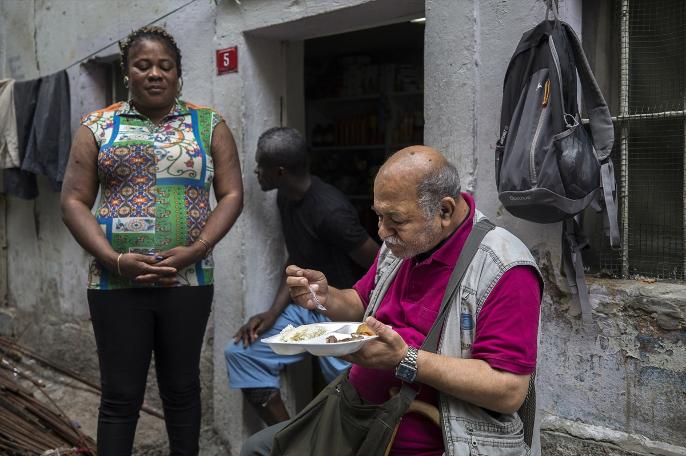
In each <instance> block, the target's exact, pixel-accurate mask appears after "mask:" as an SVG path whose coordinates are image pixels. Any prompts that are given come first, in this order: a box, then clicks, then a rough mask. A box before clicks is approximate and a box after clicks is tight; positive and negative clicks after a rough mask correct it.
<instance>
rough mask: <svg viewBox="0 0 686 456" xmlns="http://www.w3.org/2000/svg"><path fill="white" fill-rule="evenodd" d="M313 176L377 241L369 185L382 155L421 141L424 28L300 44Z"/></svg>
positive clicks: (413, 25) (392, 28) (406, 26)
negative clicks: (337, 194) (345, 202)
mask: <svg viewBox="0 0 686 456" xmlns="http://www.w3.org/2000/svg"><path fill="white" fill-rule="evenodd" d="M304 84H305V131H306V136H307V142H308V146H309V151H310V158H311V168H312V173H313V174H316V175H318V176H319V177H321V178H322V179H323V180H324V181H325V182H328V183H330V184H332V185H333V186H335V187H337V188H338V189H339V190H340V191H341V192H343V193H344V194H345V195H346V196H347V197H348V198H349V199H350V201H351V202H352V204H353V205H354V206H355V208H356V209H357V211H358V214H359V217H360V221H361V222H362V224H363V226H364V227H365V228H366V229H367V231H368V232H369V234H370V235H371V236H372V237H374V238H376V239H377V240H378V235H377V217H376V215H375V214H374V212H373V211H372V210H371V206H372V198H373V193H372V190H373V182H374V177H375V176H376V173H377V171H378V169H379V167H380V166H381V164H382V163H383V162H384V160H385V159H386V157H388V156H389V155H391V154H392V153H393V152H395V151H397V150H399V149H402V148H403V147H406V146H409V145H413V144H421V143H423V136H424V23H423V22H422V21H405V22H401V23H397V24H392V25H386V26H382V27H375V28H370V29H365V30H360V31H355V32H349V33H344V34H339V35H331V36H326V37H322V38H315V39H310V40H305V43H304Z"/></svg>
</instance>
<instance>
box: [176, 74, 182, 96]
mask: <svg viewBox="0 0 686 456" xmlns="http://www.w3.org/2000/svg"><path fill="white" fill-rule="evenodd" d="M182 90H183V78H179V90H178V95H177V96H179V97H180V96H181V91H182Z"/></svg>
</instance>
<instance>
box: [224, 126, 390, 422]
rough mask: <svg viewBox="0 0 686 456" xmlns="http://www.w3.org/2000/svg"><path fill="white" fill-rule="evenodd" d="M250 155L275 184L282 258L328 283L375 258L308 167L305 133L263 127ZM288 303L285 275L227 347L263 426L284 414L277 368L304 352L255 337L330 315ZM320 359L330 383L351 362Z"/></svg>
mask: <svg viewBox="0 0 686 456" xmlns="http://www.w3.org/2000/svg"><path fill="white" fill-rule="evenodd" d="M255 161H256V162H257V168H256V169H255V173H256V174H257V180H258V181H259V184H260V187H261V188H262V190H263V191H270V190H273V189H277V191H278V193H277V205H278V208H279V214H280V215H281V226H282V230H283V235H284V239H285V241H286V248H287V250H288V263H287V264H293V263H296V264H303V265H307V267H308V268H313V269H317V270H321V271H324V272H325V273H326V274H327V276H328V277H329V281H330V283H331V284H335V285H336V286H338V287H344V288H347V287H350V286H352V285H353V284H354V283H355V280H356V279H357V278H359V276H360V275H362V273H363V272H364V269H366V268H368V267H369V266H370V265H371V264H372V262H373V261H374V256H375V255H376V252H377V250H378V247H379V246H378V244H377V243H376V242H374V240H372V239H371V238H370V237H369V234H368V233H367V232H366V231H365V229H364V228H363V227H362V225H360V222H359V219H358V216H357V212H356V211H355V208H354V207H353V206H352V205H351V204H350V202H349V201H348V200H347V199H346V198H345V196H343V194H342V193H341V192H339V191H338V190H336V189H335V188H334V187H332V186H331V185H329V184H327V183H325V182H323V181H322V180H321V179H319V178H318V177H316V176H313V175H311V174H310V173H309V168H308V157H307V148H306V144H305V140H304V138H303V137H302V135H300V133H299V132H298V131H297V130H295V129H293V128H272V129H270V130H267V131H266V132H264V133H263V134H262V136H260V139H259V141H258V143H257V153H256V156H255ZM284 270H285V268H284ZM289 302H290V300H289V297H288V287H287V286H286V276H285V274H284V276H283V280H282V282H281V285H280V287H279V289H278V290H277V292H276V296H275V297H274V301H273V303H272V305H271V307H270V308H269V310H267V311H266V312H262V313H259V314H257V315H253V316H252V317H250V319H249V320H248V322H247V323H246V324H244V325H243V326H241V328H240V329H239V330H238V331H237V332H236V334H234V336H233V338H234V343H229V344H228V345H227V347H226V349H225V350H224V354H225V356H226V361H227V367H228V374H229V386H230V387H231V388H240V389H242V390H243V394H244V395H245V397H246V399H247V401H248V402H250V403H251V404H252V405H253V406H255V407H256V409H257V412H258V414H259V416H260V418H262V420H264V422H265V423H267V424H268V425H271V424H274V423H278V422H279V421H283V420H286V419H288V412H287V411H286V408H285V407H284V404H283V401H282V399H281V394H280V393H279V374H280V372H281V370H282V369H283V368H284V367H285V366H286V365H288V364H292V363H295V362H297V361H299V360H301V359H303V357H304V356H306V354H304V353H301V354H297V355H291V356H282V355H277V354H276V353H274V352H273V351H272V350H271V348H269V347H268V346H267V345H266V344H264V343H262V342H260V341H259V340H258V337H259V338H260V339H261V338H266V337H269V336H271V335H274V334H277V333H279V332H280V331H281V330H282V329H283V328H284V327H286V326H287V325H289V324H291V325H293V326H299V325H304V324H310V323H319V322H326V321H329V320H328V318H327V317H326V316H324V315H322V314H320V313H318V312H315V311H311V310H307V309H304V308H302V307H299V306H296V305H293V304H289ZM241 342H242V343H241ZM319 362H320V366H321V368H322V374H323V375H324V379H325V380H326V381H327V382H330V381H331V380H333V379H334V378H335V377H336V376H337V375H338V374H339V373H340V372H342V371H344V370H345V369H347V368H348V367H349V363H347V362H345V361H343V360H340V359H337V358H320V359H319Z"/></svg>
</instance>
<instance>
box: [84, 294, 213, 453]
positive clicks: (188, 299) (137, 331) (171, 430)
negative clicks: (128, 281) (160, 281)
mask: <svg viewBox="0 0 686 456" xmlns="http://www.w3.org/2000/svg"><path fill="white" fill-rule="evenodd" d="M213 292H214V288H213V286H212V285H209V286H201V287H169V288H131V289H121V290H88V305H89V307H90V313H91V320H92V322H93V331H94V333H95V341H96V344H97V347H98V358H99V361H100V381H101V385H102V399H101V401H100V413H99V415H98V455H99V456H129V455H130V454H131V452H132V447H133V438H134V434H135V432H136V424H137V422H138V414H139V411H140V408H141V405H142V404H143V397H144V395H145V386H146V380H147V376H148V368H149V366H150V358H151V355H152V353H153V352H154V353H155V368H156V371H157V384H158V386H159V390H160V397H161V398H162V404H163V408H164V420H165V424H166V427H167V434H168V436H169V449H170V455H172V456H181V455H183V456H189V455H193V456H194V455H197V454H198V440H199V437H200V367H199V366H200V349H201V347H202V342H203V336H204V334H205V327H206V326H207V320H208V318H209V315H210V309H211V306H212V295H213Z"/></svg>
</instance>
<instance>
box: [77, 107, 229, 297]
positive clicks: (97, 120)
mask: <svg viewBox="0 0 686 456" xmlns="http://www.w3.org/2000/svg"><path fill="white" fill-rule="evenodd" d="M222 121H223V119H222V118H221V116H220V115H219V114H218V113H216V112H215V111H213V110H212V109H210V108H205V107H201V106H196V105H193V104H191V103H186V102H184V101H181V100H177V101H176V104H175V106H174V108H173V109H172V111H171V112H170V113H169V114H167V116H165V118H164V119H163V120H162V121H161V122H160V124H159V125H155V124H153V123H152V122H151V121H150V120H149V119H148V118H146V117H145V116H143V115H141V114H140V113H139V112H138V111H137V110H136V109H135V108H134V107H133V105H131V104H130V103H127V102H121V103H116V104H113V105H112V106H109V107H107V108H105V109H102V110H99V111H95V112H92V113H90V114H88V115H87V116H85V117H84V118H83V119H82V121H81V124H82V125H85V126H86V127H88V128H89V129H90V130H91V132H93V136H94V137H95V140H96V142H97V144H98V150H99V152H98V159H97V168H98V179H99V181H100V200H99V203H98V204H97V206H96V207H97V208H96V211H95V216H96V219H97V221H98V223H99V224H100V227H101V228H102V230H103V232H104V233H105V235H106V236H107V239H108V241H109V242H110V244H111V245H112V248H113V249H114V250H115V251H117V252H124V253H127V252H133V253H144V254H151V255H152V254H154V253H155V252H161V251H164V250H169V249H171V248H173V247H176V246H180V245H190V244H192V243H193V242H194V241H195V239H197V237H198V236H199V235H200V232H201V231H202V229H203V227H204V226H205V223H206V221H207V217H208V215H209V213H210V210H211V208H210V198H209V196H210V187H211V185H212V178H213V176H214V168H213V165H212V155H211V153H210V146H211V142H212V132H213V130H214V128H215V127H216V126H217V124H218V123H219V122H222ZM177 280H178V282H179V285H180V286H183V285H191V286H198V285H208V284H211V283H212V282H213V261H212V258H211V256H209V257H208V258H206V259H204V260H202V261H200V262H198V263H196V264H193V265H191V266H189V267H187V268H186V269H184V270H181V271H179V272H178V273H177ZM137 286H138V285H135V284H133V283H132V282H131V281H130V280H128V279H126V278H124V277H121V276H118V275H117V274H116V273H113V272H111V271H108V270H107V269H105V268H104V267H103V266H102V265H101V264H100V263H99V262H98V261H97V260H95V259H93V260H92V261H91V264H90V271H89V278H88V288H93V289H101V290H111V289H117V288H133V287H137Z"/></svg>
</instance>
